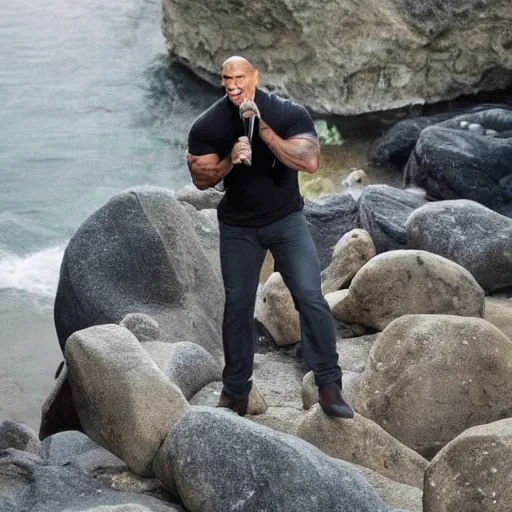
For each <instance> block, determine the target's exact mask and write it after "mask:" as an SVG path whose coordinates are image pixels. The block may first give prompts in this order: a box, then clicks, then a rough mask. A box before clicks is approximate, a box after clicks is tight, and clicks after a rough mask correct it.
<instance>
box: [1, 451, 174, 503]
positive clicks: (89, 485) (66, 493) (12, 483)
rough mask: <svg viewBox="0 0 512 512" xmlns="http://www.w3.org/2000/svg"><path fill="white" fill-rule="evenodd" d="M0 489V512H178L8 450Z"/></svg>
mask: <svg viewBox="0 0 512 512" xmlns="http://www.w3.org/2000/svg"><path fill="white" fill-rule="evenodd" d="M0 489H2V491H1V492H0V510H1V511H2V512H26V511H31V512H71V511H88V510H91V509H92V510H94V509H95V508H96V507H106V506H109V507H114V506H116V505H124V506H132V507H133V506H135V505H138V506H139V507H144V508H143V510H146V509H147V510H150V511H151V512H178V511H179V510H182V509H181V508H180V507H178V506H173V505H172V504H171V503H168V502H164V501H161V500H158V499H156V498H153V497H150V496H144V495H141V494H136V493H132V492H121V491H119V490H113V489H111V488H109V487H108V486H107V485H104V484H103V483H102V482H101V480H100V479H97V478H93V477H91V476H89V475H87V474H86V473H84V472H83V471H82V470H81V469H80V468H78V467H76V466H74V465H67V466H54V465H46V464H44V463H43V461H42V460H41V459H40V458H38V457H36V456H35V455H33V454H29V453H27V452H22V451H18V450H14V449H12V448H11V449H8V450H5V451H3V452H2V454H1V457H0ZM107 510H108V509H107ZM124 510H125V509H122V508H121V509H118V511H116V512H121V511H123V512H124ZM126 510H129V509H126ZM130 512H131V511H130Z"/></svg>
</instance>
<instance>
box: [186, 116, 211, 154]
mask: <svg viewBox="0 0 512 512" xmlns="http://www.w3.org/2000/svg"><path fill="white" fill-rule="evenodd" d="M188 152H189V153H190V154H191V155H194V156H203V155H210V154H212V153H217V150H216V149H215V141H214V139H213V137H212V136H211V133H210V135H208V134H207V131H206V130H205V129H204V128H203V127H202V126H201V124H200V123H198V122H197V121H196V122H195V123H194V124H193V125H192V128H190V131H189V133H188Z"/></svg>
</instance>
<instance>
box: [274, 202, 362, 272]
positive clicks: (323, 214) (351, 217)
mask: <svg viewBox="0 0 512 512" xmlns="http://www.w3.org/2000/svg"><path fill="white" fill-rule="evenodd" d="M304 215H305V216H306V219H307V221H308V226H309V229H310V231H311V236H312V237H313V241H314V242H315V246H316V250H317V252H318V257H319V258H320V266H321V268H322V269H324V268H325V267H327V266H328V265H329V263H330V262H331V258H332V254H333V250H334V247H335V245H336V243H337V242H338V240H339V239H340V238H341V237H342V236H343V235H344V234H345V233H347V232H348V231H351V230H352V229H355V228H358V227H359V224H358V208H357V203H356V201H354V199H353V198H352V196H351V195H350V194H338V195H335V196H330V197H326V198H323V199H317V200H316V201H309V200H306V201H304ZM277 270H279V269H277Z"/></svg>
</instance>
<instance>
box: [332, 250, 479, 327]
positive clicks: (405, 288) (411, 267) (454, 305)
mask: <svg viewBox="0 0 512 512" xmlns="http://www.w3.org/2000/svg"><path fill="white" fill-rule="evenodd" d="M342 292H343V293H346V295H345V296H344V297H342V299H341V300H340V301H338V302H336V303H334V304H333V306H332V308H331V309H332V312H333V315H334V317H335V318H336V319H337V320H339V321H341V322H345V323H356V324H361V325H365V326H367V327H371V328H374V329H377V330H383V329H384V328H385V327H386V326H387V325H388V324H389V323H390V322H392V321H393V320H395V319H396V318H398V317H400V316H402V315H407V314H414V313H430V314H436V313H438V314H449V315H461V316H477V317H482V316H483V315H484V306H485V296H484V291H483V290H482V288H481V287H480V286H479V284H478V283H477V282H476V281H475V278H474V277H473V276H472V275H471V274H470V273H469V272H468V271H467V270H466V269H464V268H462V267H461V266H460V265H458V264H457V263H454V262H453V261H450V260H448V259H446V258H443V257H442V256H438V255H437V254H432V253H430V252H426V251H416V250H399V251H389V252H385V253H382V254H379V255H377V256H375V257H374V258H372V259H371V260H370V261H369V262H368V263H366V264H365V265H364V266H363V267H362V268H361V270H359V272H358V273H357V274H356V276H355V277H354V279H353V280H352V283H351V284H350V287H349V289H348V292H345V291H344V290H342V291H341V292H338V293H340V294H341V293H342Z"/></svg>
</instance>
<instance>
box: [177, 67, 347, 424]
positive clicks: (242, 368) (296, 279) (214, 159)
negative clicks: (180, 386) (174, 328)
mask: <svg viewBox="0 0 512 512" xmlns="http://www.w3.org/2000/svg"><path fill="white" fill-rule="evenodd" d="M258 82H259V77H258V71H257V70H256V69H255V68H254V67H253V66H252V65H251V63H250V62H248V61H247V60H246V59H244V58H243V57H230V58H229V59H227V60H226V61H225V62H224V64H223V65H222V84H223V86H224V88H225V91H226V95H225V96H224V97H223V98H222V99H220V100H219V101H217V102H216V103H214V104H213V105H212V106H211V107H210V108H209V109H208V110H206V111H205V112H204V113H203V114H201V115H200V116H199V117H198V118H197V119H196V120H195V121H194V124H193V125H192V128H191V129H190V133H189V139H188V153H187V163H188V168H189V170H190V174H191V176H192V181H193V182H194V184H195V186H196V187H197V188H199V189H201V190H204V189H206V188H208V187H214V186H216V185H218V184H219V183H220V182H223V185H224V188H225V191H226V192H225V195H224V197H223V198H222V200H221V202H220V204H219V206H218V219H219V229H220V259H221V268H222V278H223V281H224V289H225V292H226V302H225V308H224V320H223V326H222V328H223V333H222V336H223V346H224V357H225V367H224V371H223V375H222V381H223V390H222V394H221V397H220V401H219V407H228V408H230V409H232V410H234V411H235V412H237V413H238V414H239V415H241V416H244V415H245V414H246V413H247V404H248V396H249V392H250V390H251V377H252V370H253V359H254V320H253V317H254V303H255V298H256V292H257V288H258V282H259V274H260V269H261V266H262V264H263V260H264V257H265V253H266V251H267V249H269V250H270V252H271V253H272V255H273V256H274V260H275V263H276V267H277V269H278V270H279V272H280V273H281V275H282V276H283V279H284V282H285V284H286V286H287V287H288V289H289V290H290V292H291V295H292V297H293V301H294V304H295V307H296V309H297V311H298V312H299V316H300V328H301V338H302V346H303V354H304V359H305V362H306V364H307V365H308V367H309V368H310V369H311V370H313V372H314V374H315V382H316V384H317V386H318V388H319V398H320V399H319V402H320V405H321V407H322V409H323V411H324V412H325V413H326V414H328V415H329V416H334V417H338V418H352V417H353V415H354V412H353V410H352V408H351V407H350V405H348V404H347V403H346V402H345V400H344V399H343V397H342V395H341V370H340V367H339V365H338V354H337V353H336V337H335V327H334V321H333V318H332V315H331V312H330V309H329V306H328V305H327V302H326V301H325V299H324V297H323V295H322V290H321V279H320V263H319V259H318V255H317V252H316V248H315V246H314V244H313V240H312V238H311V234H310V232H309V228H308V226H307V222H306V219H305V217H304V214H303V212H302V208H303V204H304V203H303V199H302V197H301V195H300V192H299V184H298V177H297V171H303V172H307V173H314V172H316V170H317V169H318V157H319V151H320V146H319V144H318V140H317V136H316V132H315V128H314V125H313V121H312V120H311V117H310V116H309V114H308V112H307V111H306V110H305V109H304V108H303V107H301V106H299V105H297V104H295V103H293V102H291V101H287V100H283V99H282V98H279V97H278V96H276V95H273V94H267V93H265V92H263V91H261V90H260V89H258V88H257V85H258ZM250 116H255V117H256V120H257V122H256V129H255V133H254V137H253V140H252V143H250V141H249V140H248V138H247V137H246V136H244V124H243V120H242V118H246V117H250Z"/></svg>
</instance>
